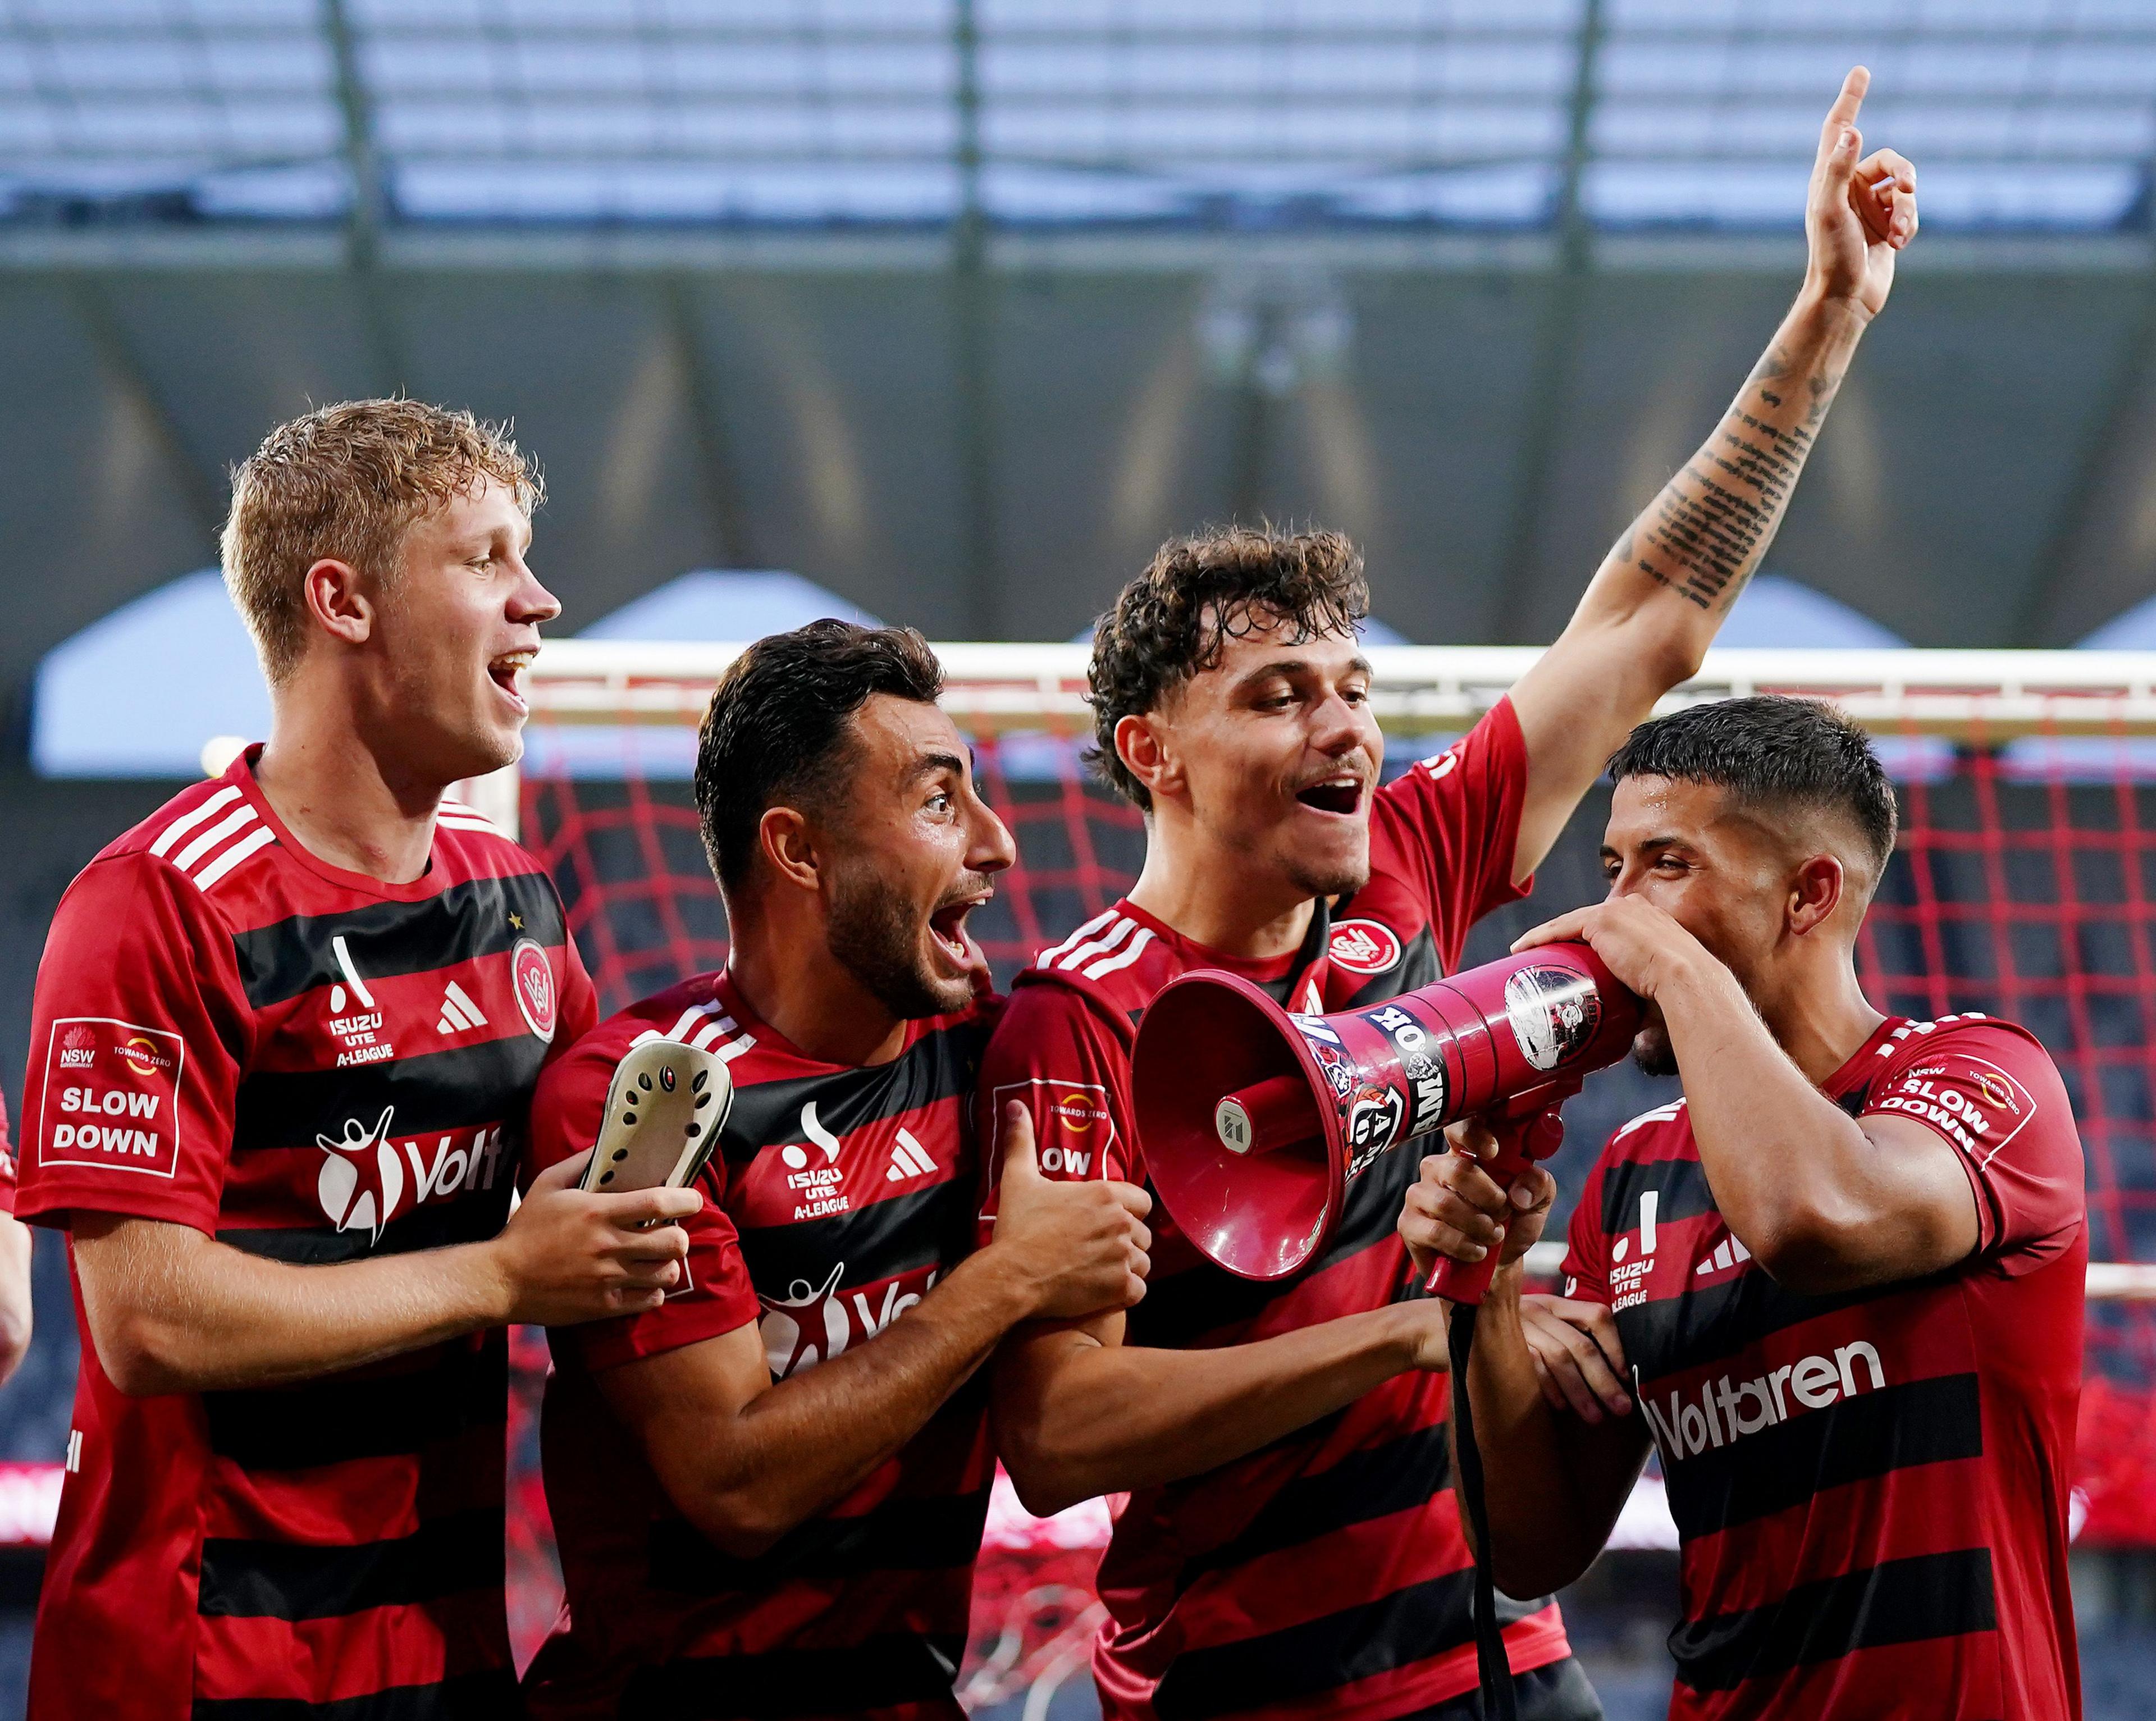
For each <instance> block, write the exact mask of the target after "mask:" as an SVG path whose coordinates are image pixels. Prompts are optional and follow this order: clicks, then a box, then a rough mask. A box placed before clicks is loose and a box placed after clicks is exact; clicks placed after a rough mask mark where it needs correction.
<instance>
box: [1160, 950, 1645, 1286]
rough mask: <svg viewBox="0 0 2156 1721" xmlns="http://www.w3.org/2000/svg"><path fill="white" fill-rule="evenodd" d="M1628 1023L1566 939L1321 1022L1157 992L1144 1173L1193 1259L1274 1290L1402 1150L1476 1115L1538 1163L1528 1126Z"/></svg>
mask: <svg viewBox="0 0 2156 1721" xmlns="http://www.w3.org/2000/svg"><path fill="white" fill-rule="evenodd" d="M1639 1025H1640V1004H1639V1000H1638V999H1635V998H1634V997H1633V996H1632V994H1630V992H1628V991H1626V990H1625V988H1624V987H1622V986H1620V984H1618V983H1617V982H1616V980H1615V979H1614V978H1613V977H1612V976H1611V974H1610V973H1609V969H1608V968H1604V966H1603V964H1602V959H1601V958H1599V957H1598V956H1597V955H1595V953H1594V951H1593V950H1592V949H1591V948H1589V947H1588V946H1587V945H1585V944H1578V943H1568V944H1544V945H1541V946H1538V947H1537V948H1534V949H1532V950H1527V951H1522V952H1521V953H1518V954H1517V955H1513V956H1508V957H1506V958H1503V959H1502V960H1501V961H1498V962H1493V963H1488V964H1487V965H1486V966H1484V967H1482V968H1472V969H1470V970H1469V971H1468V972H1467V973H1466V974H1460V975H1457V976H1455V977H1454V978H1453V979H1449V980H1440V981H1438V982H1437V983H1436V984H1434V985H1430V986H1424V987H1423V988H1421V989H1419V990H1417V991H1414V992H1409V993H1404V994H1401V995H1400V996H1399V997H1398V998H1394V999H1388V1000H1387V1001H1385V1002H1384V1003H1383V1004H1373V1005H1372V1006H1370V1007H1368V1009H1351V1010H1342V1011H1340V1012H1339V1013H1337V1015H1327V1016H1302V1015H1290V1014H1289V1013H1288V1012H1287V1011H1286V1010H1284V1009H1281V1007H1280V1006H1279V1005H1278V1004H1276V1003H1274V1002H1273V1000H1272V999H1270V997H1268V996H1267V995H1266V994H1265V993H1264V992H1263V991H1261V990H1260V989H1259V988H1258V987H1256V986H1255V985H1253V984H1250V982H1249V981H1248V980H1245V979H1242V978H1240V976H1238V975H1235V974H1224V973H1221V972H1219V971H1217V970H1214V969H1200V970H1199V971H1197V972H1195V973H1192V974H1184V975H1183V976H1182V977H1181V978H1180V979H1176V980H1174V981H1172V982H1170V983H1169V984H1168V986H1166V987H1165V988H1163V989H1162V991H1161V993H1160V994H1159V996H1158V997H1157V998H1156V999H1154V1000H1153V1002H1152V1007H1151V1008H1150V1009H1147V1012H1146V1015H1145V1020H1144V1021H1143V1023H1142V1024H1141V1025H1140V1026H1139V1029H1138V1035H1137V1045H1136V1047H1135V1048H1134V1049H1133V1051H1132V1059H1131V1080H1132V1100H1133V1102H1134V1103H1135V1106H1136V1109H1137V1125H1138V1133H1139V1137H1140V1139H1141V1141H1142V1143H1143V1146H1144V1149H1145V1157H1146V1165H1147V1171H1148V1172H1149V1173H1150V1174H1151V1176H1152V1184H1153V1188H1154V1189H1155V1190H1156V1191H1157V1192H1158V1194H1159V1196H1160V1199H1161V1200H1162V1202H1163V1205H1165V1206H1166V1207H1167V1209H1168V1213H1169V1215H1171V1216H1172V1217H1173V1219H1174V1220H1175V1223H1176V1225H1178V1228H1180V1229H1181V1230H1182V1231H1183V1235H1184V1236H1187V1237H1188V1238H1189V1239H1190V1241H1191V1242H1192V1243H1193V1245H1195V1246H1196V1247H1197V1248H1199V1250H1200V1251H1203V1252H1204V1254H1205V1255H1207V1256H1209V1257H1210V1258H1211V1259H1212V1260H1214V1261H1217V1262H1219V1264H1220V1265H1221V1266H1224V1267H1225V1268H1227V1269H1228V1271H1230V1272H1232V1273H1237V1274H1240V1276H1241V1277H1244V1278H1246V1279H1279V1278H1285V1277H1286V1276H1287V1275H1289V1274H1290V1273H1292V1272H1295V1271H1297V1270H1298V1269H1300V1268H1301V1267H1302V1266H1305V1265H1306V1264H1307V1263H1308V1262H1309V1261H1311V1260H1312V1257H1313V1256H1316V1255H1317V1253H1318V1252H1319V1251H1320V1250H1321V1249H1322V1247H1323V1246H1324V1244H1325V1241H1326V1239H1327V1237H1328V1236H1330V1235H1331V1233H1332V1228H1333V1226H1334V1225H1336V1224H1337V1222H1338V1220H1339V1215H1340V1207H1341V1202H1342V1198H1343V1196H1344V1195H1345V1193H1346V1190H1347V1185H1348V1184H1349V1183H1351V1182H1353V1180H1354V1179H1356V1178H1357V1177H1358V1176H1360V1175H1361V1174H1363V1172H1364V1171H1365V1170H1367V1169H1368V1167H1369V1166H1370V1164H1372V1162H1373V1161H1374V1160H1375V1159H1376V1158H1378V1155H1379V1154H1381V1153H1386V1152H1389V1150H1390V1149H1392V1148H1396V1147H1398V1146H1399V1145H1400V1144H1401V1143H1404V1142H1410V1141H1414V1140H1417V1139H1419V1138H1422V1137H1424V1136H1427V1135H1430V1134H1431V1133H1434V1132H1435V1131H1437V1130H1439V1129H1441V1128H1444V1127H1445V1125H1446V1124H1448V1123H1451V1122H1453V1121H1454V1120H1455V1118H1459V1117H1467V1116H1470V1115H1471V1114H1474V1113H1477V1112H1484V1113H1491V1114H1493V1115H1496V1116H1498V1117H1509V1118H1512V1119H1515V1120H1521V1123H1522V1127H1521V1128H1519V1129H1517V1130H1515V1131H1513V1132H1511V1133H1512V1134H1513V1135H1515V1136H1517V1137H1518V1138H1519V1143H1521V1144H1522V1151H1524V1152H1526V1153H1528V1154H1529V1155H1530V1156H1532V1153H1533V1151H1534V1148H1535V1147H1536V1146H1537V1144H1540V1145H1541V1148H1542V1151H1543V1152H1548V1151H1549V1149H1550V1148H1552V1147H1553V1146H1554V1140H1553V1131H1551V1130H1550V1129H1548V1128H1543V1129H1542V1131H1541V1133H1540V1134H1539V1135H1535V1134H1534V1133H1532V1131H1531V1130H1529V1129H1528V1128H1527V1124H1529V1123H1532V1121H1533V1120H1535V1119H1538V1118H1540V1117H1543V1116H1544V1115H1546V1114H1548V1112H1552V1111H1553V1109H1554V1108H1555V1107H1556V1105H1557V1104H1558V1102H1560V1101H1561V1100H1563V1099H1564V1098H1565V1097H1567V1096H1568V1095H1569V1094H1571V1093H1573V1092H1577V1091H1578V1087H1579V1081H1580V1078H1581V1077H1582V1076H1584V1075H1585V1074H1586V1073H1587V1072H1588V1071H1591V1070H1599V1069H1600V1068H1602V1067H1603V1066H1604V1065H1606V1064H1614V1063H1615V1062H1616V1061H1618V1060H1619V1059H1620V1058H1621V1057H1623V1056H1625V1051H1626V1050H1627V1048H1629V1047H1630V1045H1631V1042H1632V1036H1633V1035H1634V1034H1635V1033H1636V1032H1637V1031H1638V1029H1639ZM1510 1145H1512V1143H1508V1146H1510ZM1508 1169H1512V1168H1508ZM1482 1277H1485V1278H1486V1274H1484V1275H1483V1276H1482ZM1477 1294H1479V1292H1478V1293H1477Z"/></svg>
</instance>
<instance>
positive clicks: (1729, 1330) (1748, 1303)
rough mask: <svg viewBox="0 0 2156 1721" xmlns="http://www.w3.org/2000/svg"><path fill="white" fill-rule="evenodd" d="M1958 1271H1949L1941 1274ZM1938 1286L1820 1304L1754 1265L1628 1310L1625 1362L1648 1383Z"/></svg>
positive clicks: (1914, 1285) (1885, 1288) (1923, 1284)
mask: <svg viewBox="0 0 2156 1721" xmlns="http://www.w3.org/2000/svg"><path fill="white" fill-rule="evenodd" d="M1953 1271H1957V1269H1953V1268H1949V1269H1948V1273H1949V1274H1950V1273H1952V1272H1953ZM1941 1282H1943V1281H1942V1279H1904V1280H1902V1281H1901V1282H1898V1283H1896V1284H1887V1285H1872V1286H1866V1287H1861V1288H1860V1289H1857V1290H1854V1291H1844V1292H1836V1293H1835V1294H1834V1295H1831V1296H1825V1297H1807V1296H1804V1295H1803V1294H1801V1293H1800V1292H1795V1291H1791V1290H1788V1289H1786V1288H1784V1287H1783V1286H1781V1285H1779V1284H1778V1283H1776V1282H1775V1281H1774V1279H1773V1278H1772V1277H1769V1276H1768V1274H1767V1273H1766V1272H1765V1271H1763V1270H1761V1269H1760V1268H1759V1267H1758V1266H1753V1267H1751V1268H1750V1269H1748V1271H1744V1272H1741V1273H1738V1274H1736V1275H1735V1276H1733V1277H1730V1278H1726V1279H1717V1280H1716V1281H1715V1282H1713V1283H1712V1284H1707V1285H1693V1284H1688V1285H1686V1287H1685V1289H1684V1290H1683V1292H1681V1293H1680V1294H1679V1295H1677V1296H1676V1297H1658V1298H1655V1299H1653V1300H1651V1301H1650V1302H1640V1303H1635V1304H1634V1305H1633V1306H1632V1307H1630V1308H1626V1309H1620V1310H1619V1311H1618V1313H1617V1332H1618V1336H1619V1337H1620V1338H1622V1339H1623V1340H1624V1341H1625V1357H1626V1359H1628V1360H1629V1361H1630V1363H1631V1364H1632V1365H1633V1366H1634V1367H1635V1368H1636V1369H1638V1370H1639V1371H1640V1379H1643V1380H1645V1381H1647V1382H1649V1383H1650V1384H1651V1383H1652V1382H1654V1381H1655V1380H1657V1379H1660V1378H1661V1377H1662V1376H1663V1375H1666V1374H1676V1373H1678V1372H1680V1371H1681V1370H1684V1369H1693V1368H1697V1367H1699V1366H1700V1365H1701V1364H1705V1363H1708V1362H1711V1361H1712V1360H1713V1359H1715V1358H1717V1357H1728V1356H1734V1355H1735V1354H1737V1353H1738V1352H1739V1351H1741V1350H1743V1349H1745V1348H1746V1347H1748V1346H1749V1345H1753V1344H1756V1343H1758V1342H1759V1341H1761V1340H1762V1339H1764V1338H1770V1337H1772V1336H1773V1335H1774V1333H1780V1332H1784V1331H1786V1330H1787V1329H1788V1328H1791V1327H1798V1326H1801V1325H1803V1324H1804V1323H1805V1322H1806V1321H1812V1320H1817V1319H1818V1318H1820V1316H1822V1315H1830V1314H1835V1313H1839V1312H1840V1311H1841V1310H1843V1309H1849V1308H1857V1307H1862V1306H1864V1305H1866V1304H1867V1303H1875V1302H1886V1301H1887V1300H1888V1299H1889V1298H1892V1297H1910V1296H1923V1295H1928V1294H1929V1292H1931V1291H1933V1289H1935V1288H1936V1287H1938V1285H1939V1284H1940V1283H1941Z"/></svg>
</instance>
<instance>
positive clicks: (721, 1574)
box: [649, 1488, 988, 1595]
mask: <svg viewBox="0 0 2156 1721" xmlns="http://www.w3.org/2000/svg"><path fill="white" fill-rule="evenodd" d="M987 1519H988V1490H987V1489H986V1488H980V1489H977V1490H976V1491H974V1492H972V1493H966V1494H949V1495H944V1496H941V1497H931V1498H926V1499H899V1500H890V1501H886V1502H885V1503H883V1504H882V1505H880V1506H878V1507H876V1508H875V1509H874V1510H872V1511H869V1512H865V1513H861V1514H860V1516H859V1517H857V1518H811V1519H809V1521H808V1523H803V1524H800V1525H798V1526H796V1527H795V1528H793V1529H792V1530H789V1531H788V1533H786V1534H785V1535H783V1536H782V1537H780V1538H779V1539H778V1542H777V1543H776V1544H773V1546H772V1548H771V1549H769V1550H768V1551H767V1552H766V1553H763V1554H758V1555H757V1557H756V1558H755V1559H736V1558H734V1557H733V1556H732V1555H731V1554H725V1553H722V1552H721V1551H720V1550H719V1549H717V1548H716V1547H714V1546H713V1545H712V1544H711V1543H710V1542H708V1541H707V1540H706V1539H704V1537H702V1536H701V1535H700V1534H699V1533H697V1532H696V1528H695V1527H694V1526H692V1525H690V1523H686V1522H685V1521H684V1520H683V1519H680V1518H662V1519H660V1520H659V1521H658V1522H657V1523H654V1524H653V1525H652V1527H651V1534H650V1540H649V1554H650V1562H651V1564H650V1583H651V1587H652V1588H653V1589H654V1590H664V1591H666V1592H668V1593H670V1594H672V1595H734V1594H737V1593H740V1592H742V1591H753V1592H755V1593H757V1594H759V1595H761V1594H767V1593H769V1592H770V1591H772V1590H775V1589H776V1588H777V1587H778V1585H781V1584H788V1583H795V1582H800V1581H803V1580H808V1581H823V1580H830V1579H834V1578H860V1577H864V1576H866V1575H870V1574H871V1573H875V1572H926V1571H942V1570H947V1569H950V1568H952V1567H954V1566H962V1565H970V1564H973V1560H974V1559H975V1558H976V1557H977V1556H978V1554H979V1553H980V1551H981V1526H982V1525H983V1523H986V1522H987Z"/></svg>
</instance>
